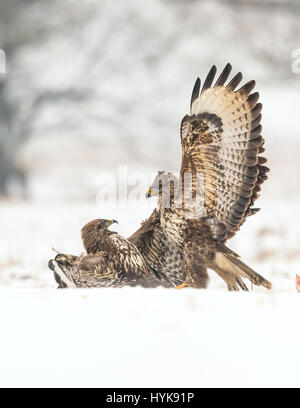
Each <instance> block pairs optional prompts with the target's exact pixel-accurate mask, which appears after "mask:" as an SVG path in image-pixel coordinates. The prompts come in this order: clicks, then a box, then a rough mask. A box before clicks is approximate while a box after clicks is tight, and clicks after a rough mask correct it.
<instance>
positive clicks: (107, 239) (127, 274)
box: [49, 219, 160, 287]
mask: <svg viewBox="0 0 300 408" xmlns="http://www.w3.org/2000/svg"><path fill="white" fill-rule="evenodd" d="M113 222H115V221H114V220H102V219H99V220H94V221H91V222H90V223H88V224H87V225H85V226H84V228H83V229H82V240H83V243H84V247H85V249H86V251H87V255H81V256H79V257H75V256H73V255H64V254H58V255H57V256H56V257H55V259H54V260H51V261H50V262H49V267H50V269H52V270H53V271H54V274H55V278H56V280H57V282H58V283H59V285H60V287H122V286H125V285H131V286H136V285H143V286H149V287H151V286H157V285H159V284H160V281H159V280H158V279H157V277H156V276H155V274H154V273H153V272H152V271H151V270H150V268H149V267H148V265H147V264H146V262H145V261H144V259H143V257H142V255H141V253H140V252H139V250H138V249H137V248H136V246H135V245H134V244H132V243H131V242H129V241H128V240H127V239H126V238H123V237H121V236H120V235H118V234H117V233H116V232H112V231H109V230H108V229H107V228H108V227H109V226H110V225H111V224H112V223H113Z"/></svg>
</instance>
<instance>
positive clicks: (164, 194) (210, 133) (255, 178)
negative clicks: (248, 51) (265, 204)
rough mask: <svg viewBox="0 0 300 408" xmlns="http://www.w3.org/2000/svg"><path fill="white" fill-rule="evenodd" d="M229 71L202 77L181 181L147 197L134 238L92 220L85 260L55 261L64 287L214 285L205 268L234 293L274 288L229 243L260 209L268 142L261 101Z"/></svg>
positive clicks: (161, 176)
mask: <svg viewBox="0 0 300 408" xmlns="http://www.w3.org/2000/svg"><path fill="white" fill-rule="evenodd" d="M230 72H231V65H230V64H227V66H226V67H225V69H224V70H223V72H222V73H221V75H220V76H219V78H218V79H217V80H216V82H215V84H214V85H213V81H214V78H215V75H216V67H215V66H213V67H212V68H211V70H210V72H209V74H208V76H207V78H206V80H205V82H204V84H203V87H202V89H201V82H200V79H199V78H198V79H197V80H196V83H195V86H194V89H193V92H192V98H191V105H190V115H189V116H185V117H184V119H183V121H182V124H181V145H182V165H181V170H180V177H179V178H176V177H175V176H174V175H173V174H171V173H166V172H159V173H158V175H157V177H156V178H155V180H154V182H153V184H152V185H151V187H150V188H149V190H148V192H147V197H151V196H157V197H158V208H157V209H155V210H154V211H153V213H152V215H151V216H150V217H149V219H148V220H146V221H145V222H143V223H142V226H141V227H140V229H139V230H138V231H136V232H135V233H134V234H133V235H132V236H131V237H130V238H129V239H128V240H126V239H125V238H122V237H120V236H119V235H117V234H116V233H113V232H111V231H108V230H107V227H108V226H109V225H111V223H112V222H113V220H111V221H107V220H95V221H92V222H91V223H89V224H87V225H86V226H85V227H84V228H83V230H82V238H83V242H84V246H85V249H86V251H87V255H86V256H83V255H82V256H80V257H74V256H71V255H61V254H60V255H57V256H56V258H55V260H52V261H50V262H49V267H50V268H51V269H52V270H53V271H54V273H55V276H56V279H57V281H58V283H59V284H60V287H66V286H68V287H70V286H71V287H72V286H74V287H78V286H79V287H102V286H106V287H107V286H112V287H113V286H123V285H126V284H129V285H136V284H138V283H141V284H143V285H144V286H157V285H158V284H160V285H163V286H166V287H174V286H176V287H184V286H191V287H200V288H204V287H206V286H207V281H208V275H207V268H210V269H213V270H214V271H215V272H216V273H217V274H218V275H220V276H221V277H222V279H223V280H224V281H225V282H226V284H227V287H228V289H229V290H238V289H239V288H241V289H243V290H248V289H247V286H246V285H245V283H244V281H243V278H247V279H249V280H250V281H251V282H252V283H253V284H255V285H262V286H264V287H266V288H268V289H270V288H271V286H272V285H271V283H270V282H268V281H267V280H266V279H264V278H263V277H262V276H260V275H259V274H257V273H256V272H254V271H253V270H252V269H251V268H249V267H248V266H247V265H246V264H244V263H243V262H242V261H241V260H240V258H239V256H238V255H237V254H236V253H234V252H233V251H231V250H230V249H228V248H227V247H226V246H225V242H226V241H227V240H228V239H229V238H231V237H232V236H233V235H234V234H235V233H236V232H237V231H238V230H239V228H240V226H241V225H242V224H243V223H244V222H245V219H246V218H247V217H248V216H249V215H252V214H255V213H256V212H257V211H258V209H257V208H253V204H254V202H255V200H256V199H257V197H258V193H259V191H260V188H261V184H262V183H263V182H264V180H265V179H266V178H267V176H266V173H267V172H268V171H269V169H268V168H267V167H265V166H264V164H265V162H266V159H265V158H263V157H261V156H260V154H261V153H263V152H264V148H263V144H264V140H263V138H262V137H261V125H260V121H261V110H262V105H261V104H260V103H258V97H259V94H258V93H257V92H256V93H251V92H252V90H253V88H254V86H255V82H254V81H250V82H248V83H247V84H245V85H244V86H242V87H241V88H240V89H238V90H235V89H236V88H237V86H238V85H239V83H240V82H241V80H242V74H241V73H238V74H237V75H236V76H234V78H233V79H232V80H231V81H230V82H229V83H227V85H225V83H226V82H227V80H228V77H229V75H230Z"/></svg>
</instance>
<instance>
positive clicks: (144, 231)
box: [128, 210, 185, 286]
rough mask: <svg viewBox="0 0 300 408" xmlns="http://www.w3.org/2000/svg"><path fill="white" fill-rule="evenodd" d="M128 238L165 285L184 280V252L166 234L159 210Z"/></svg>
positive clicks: (178, 283)
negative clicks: (162, 226)
mask: <svg viewBox="0 0 300 408" xmlns="http://www.w3.org/2000/svg"><path fill="white" fill-rule="evenodd" d="M128 240H129V241H130V242H131V243H133V244H134V245H135V246H136V247H137V248H138V250H139V251H140V253H141V254H142V255H143V258H144V259H145V261H146V262H147V264H148V266H149V268H150V269H151V270H152V271H153V273H154V274H155V275H156V276H157V277H158V278H159V279H160V281H161V282H162V285H163V286H178V285H180V284H181V283H183V282H184V280H185V275H184V272H183V269H182V260H183V253H182V252H180V251H179V250H178V248H177V247H176V246H175V245H174V244H172V243H171V242H170V241H169V240H168V239H167V238H166V236H165V235H164V233H163V230H162V228H161V225H160V220H159V215H158V212H157V210H154V211H153V213H152V214H151V216H150V217H149V218H148V219H147V220H146V221H144V222H143V223H142V226H141V227H140V228H139V229H138V230H137V231H136V232H135V233H134V234H133V235H131V237H130V238H128Z"/></svg>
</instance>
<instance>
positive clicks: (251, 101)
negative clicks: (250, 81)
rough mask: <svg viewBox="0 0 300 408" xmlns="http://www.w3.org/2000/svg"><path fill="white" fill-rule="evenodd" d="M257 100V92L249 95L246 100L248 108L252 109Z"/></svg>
mask: <svg viewBox="0 0 300 408" xmlns="http://www.w3.org/2000/svg"><path fill="white" fill-rule="evenodd" d="M258 99H259V93H258V92H254V93H253V94H251V95H249V96H248V98H247V102H248V105H249V108H253V107H254V106H255V105H256V104H257V101H258Z"/></svg>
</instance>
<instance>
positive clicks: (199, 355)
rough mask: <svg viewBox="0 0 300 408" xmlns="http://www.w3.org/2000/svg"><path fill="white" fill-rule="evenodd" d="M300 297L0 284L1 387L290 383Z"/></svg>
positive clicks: (297, 380)
mask: <svg viewBox="0 0 300 408" xmlns="http://www.w3.org/2000/svg"><path fill="white" fill-rule="evenodd" d="M299 312H300V296H299V295H296V294H292V293H280V294H279V293H268V294H257V293H249V294H245V293H228V292H225V291H220V290H210V291H204V290H199V291H197V290H193V289H187V290H182V291H175V290H167V289H155V290H153V289H149V290H143V289H138V288H124V289H115V290H112V289H106V290H101V289H95V290H68V291H55V290H51V289H31V290H20V289H17V290H12V289H0V322H1V347H0V361H1V365H0V386H8V387H12V386H21V387H32V386H34V387H77V386H80V387H163V386H165V387H299V386H300V375H299V366H300V355H299V342H300V326H299Z"/></svg>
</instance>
